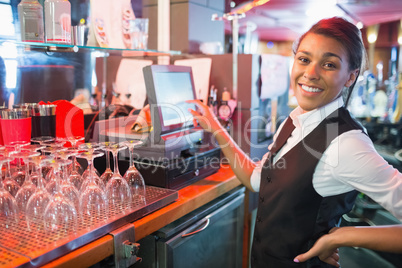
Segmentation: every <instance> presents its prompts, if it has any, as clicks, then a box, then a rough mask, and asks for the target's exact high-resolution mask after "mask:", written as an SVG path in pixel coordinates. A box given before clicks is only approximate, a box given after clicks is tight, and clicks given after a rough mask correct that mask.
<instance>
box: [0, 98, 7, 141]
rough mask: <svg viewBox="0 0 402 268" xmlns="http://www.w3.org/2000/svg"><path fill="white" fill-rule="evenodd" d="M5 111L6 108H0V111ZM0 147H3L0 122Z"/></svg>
mask: <svg viewBox="0 0 402 268" xmlns="http://www.w3.org/2000/svg"><path fill="white" fill-rule="evenodd" d="M5 109H6V108H5V107H4V106H2V107H0V111H1V110H5ZM0 119H1V112H0ZM0 145H4V141H3V135H2V134H1V122H0Z"/></svg>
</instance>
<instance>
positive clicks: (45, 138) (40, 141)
mask: <svg viewBox="0 0 402 268" xmlns="http://www.w3.org/2000/svg"><path fill="white" fill-rule="evenodd" d="M54 140H55V137H52V136H39V137H33V138H31V142H32V143H38V144H40V145H44V143H49V142H52V141H54Z"/></svg>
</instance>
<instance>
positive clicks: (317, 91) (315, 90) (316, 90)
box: [299, 84, 323, 93]
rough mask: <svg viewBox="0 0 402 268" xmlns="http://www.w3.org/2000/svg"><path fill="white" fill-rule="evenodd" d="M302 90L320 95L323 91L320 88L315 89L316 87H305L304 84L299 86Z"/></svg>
mask: <svg viewBox="0 0 402 268" xmlns="http://www.w3.org/2000/svg"><path fill="white" fill-rule="evenodd" d="M299 85H300V86H301V88H302V90H303V91H305V92H308V93H320V92H322V91H323V90H322V89H321V88H318V87H314V86H308V85H303V84H299Z"/></svg>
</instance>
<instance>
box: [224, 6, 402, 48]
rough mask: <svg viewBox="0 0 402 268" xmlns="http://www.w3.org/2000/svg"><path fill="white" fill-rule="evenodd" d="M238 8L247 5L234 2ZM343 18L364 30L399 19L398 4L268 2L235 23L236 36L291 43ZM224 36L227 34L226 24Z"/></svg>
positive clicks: (400, 8)
mask: <svg viewBox="0 0 402 268" xmlns="http://www.w3.org/2000/svg"><path fill="white" fill-rule="evenodd" d="M235 2H236V3H237V4H238V6H237V7H235V8H234V9H233V11H235V10H236V9H238V8H240V7H241V5H242V4H245V3H247V2H250V1H242V0H237V1H235ZM332 16H343V17H346V18H348V19H349V20H350V21H353V22H355V23H356V22H358V21H361V22H362V23H363V24H364V25H365V26H368V25H373V24H377V23H384V22H390V21H398V20H400V19H402V0H338V1H335V0H270V1H269V2H267V3H265V4H264V5H262V6H259V7H256V8H253V9H251V10H249V11H248V12H247V13H246V17H245V18H243V19H240V20H239V25H240V33H243V34H244V33H245V32H246V29H247V27H250V28H249V29H254V28H256V30H255V33H257V34H258V35H259V39H260V40H265V41H270V40H272V41H280V40H284V41H285V40H289V41H293V40H295V39H296V38H297V37H298V36H300V35H301V34H302V33H303V32H305V31H306V30H307V29H308V28H309V27H310V26H311V25H313V24H314V23H315V22H317V21H318V20H320V19H322V18H325V17H332ZM225 29H226V32H227V33H230V32H231V25H230V22H226V26H225Z"/></svg>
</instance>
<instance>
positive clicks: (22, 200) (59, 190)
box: [0, 136, 146, 233]
mask: <svg viewBox="0 0 402 268" xmlns="http://www.w3.org/2000/svg"><path fill="white" fill-rule="evenodd" d="M83 140H84V138H83V137H67V138H56V139H55V138H53V137H51V136H40V137H34V138H31V141H30V142H26V141H14V142H12V143H11V144H10V145H4V146H0V171H1V173H0V175H1V180H0V224H1V225H2V226H5V227H8V226H10V225H12V224H18V223H19V222H20V223H21V222H24V223H26V225H27V226H26V227H27V228H29V230H36V231H40V230H43V231H44V232H63V233H69V232H73V233H74V232H77V230H81V229H82V226H92V227H93V226H97V225H102V224H105V223H106V222H107V221H108V220H109V217H110V215H118V214H124V213H126V212H127V211H129V210H132V209H134V208H135V207H138V206H139V205H141V206H143V205H145V200H146V199H145V183H144V179H143V177H142V176H141V174H140V173H139V172H138V170H137V169H136V168H135V166H134V161H133V154H134V148H135V147H137V146H141V144H142V143H141V142H140V141H126V142H123V143H120V144H119V143H110V142H104V143H82V144H79V145H78V143H79V142H82V141H83ZM67 142H69V143H70V144H71V145H72V146H71V147H66V146H65V144H66V143H67ZM126 149H129V150H130V167H129V168H128V170H127V171H126V172H125V174H124V176H121V175H120V173H119V168H118V152H119V151H121V150H126ZM110 153H112V155H113V161H114V171H113V172H112V171H111V169H110V162H109V161H110V160H109V154H110ZM104 154H106V170H105V172H104V173H103V174H102V175H101V176H100V175H99V173H98V172H97V170H96V169H95V168H94V166H93V161H94V159H95V158H98V157H101V156H103V155H104ZM77 158H83V159H86V160H87V162H88V167H87V168H86V169H85V170H83V168H82V166H81V165H80V164H79V163H78V162H77Z"/></svg>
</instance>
